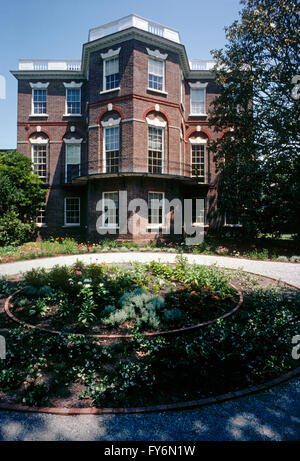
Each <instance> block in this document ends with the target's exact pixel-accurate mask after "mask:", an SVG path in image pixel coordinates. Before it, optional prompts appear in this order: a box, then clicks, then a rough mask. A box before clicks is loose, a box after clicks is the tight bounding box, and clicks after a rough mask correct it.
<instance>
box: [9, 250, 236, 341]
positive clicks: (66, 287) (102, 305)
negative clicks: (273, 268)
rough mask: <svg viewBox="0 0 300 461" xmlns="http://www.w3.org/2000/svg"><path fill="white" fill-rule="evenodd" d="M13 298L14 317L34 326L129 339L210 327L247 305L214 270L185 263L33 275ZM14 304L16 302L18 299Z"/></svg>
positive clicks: (79, 268) (96, 267)
mask: <svg viewBox="0 0 300 461" xmlns="http://www.w3.org/2000/svg"><path fill="white" fill-rule="evenodd" d="M25 284H26V286H25V287H24V288H23V290H22V291H20V292H18V293H17V294H16V295H15V296H14V299H13V302H14V304H13V308H10V310H12V311H13V314H11V313H10V310H9V307H8V303H6V310H7V313H8V314H9V315H10V316H11V317H12V318H13V319H14V320H17V321H20V322H23V323H25V324H27V325H30V326H34V327H37V328H42V329H47V330H49V331H54V332H57V331H59V332H62V333H76V334H78V333H80V334H90V335H97V336H98V337H123V336H124V337H128V336H132V335H133V329H134V328H138V329H139V330H140V331H141V332H143V333H145V334H146V335H155V334H161V333H170V332H172V331H175V332H177V331H180V330H183V331H185V330H189V329H193V328H195V327H197V326H202V325H207V324H210V323H211V322H215V321H217V319H219V318H224V317H226V316H228V315H229V314H231V313H233V312H234V311H235V310H236V309H235V306H236V305H237V303H238V302H239V303H238V306H237V307H240V305H241V302H242V296H241V293H238V292H237V290H236V289H235V288H234V287H233V286H232V285H231V284H229V283H228V281H227V280H226V278H225V277H224V276H222V275H221V274H217V273H216V272H215V271H212V270H211V269H208V268H204V267H199V266H195V267H193V269H192V270H191V268H190V266H189V265H187V263H186V261H185V260H184V259H180V260H179V261H178V262H177V264H176V265H175V267H174V266H170V265H162V264H160V263H156V262H152V263H151V264H134V265H131V266H127V267H121V266H108V265H107V264H98V265H96V264H91V265H87V266H83V265H82V264H80V263H77V264H75V265H74V266H72V267H71V268H69V267H67V266H63V267H54V268H53V269H52V270H50V271H49V272H46V271H44V270H32V271H30V272H28V273H27V274H26V275H25ZM10 301H11V300H10Z"/></svg>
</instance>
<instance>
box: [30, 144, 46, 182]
mask: <svg viewBox="0 0 300 461" xmlns="http://www.w3.org/2000/svg"><path fill="white" fill-rule="evenodd" d="M32 163H33V171H34V172H35V173H36V174H37V175H38V176H39V177H40V179H42V180H43V181H44V182H46V180H47V145H46V144H33V145H32Z"/></svg>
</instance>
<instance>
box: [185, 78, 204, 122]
mask: <svg viewBox="0 0 300 461" xmlns="http://www.w3.org/2000/svg"><path fill="white" fill-rule="evenodd" d="M189 85H190V88H191V90H190V116H192V117H195V116H207V113H206V87H207V85H208V83H200V82H196V83H191V82H189ZM192 90H196V91H197V90H198V91H199V90H200V91H203V94H204V98H203V99H204V112H193V109H192V107H193V106H192Z"/></svg>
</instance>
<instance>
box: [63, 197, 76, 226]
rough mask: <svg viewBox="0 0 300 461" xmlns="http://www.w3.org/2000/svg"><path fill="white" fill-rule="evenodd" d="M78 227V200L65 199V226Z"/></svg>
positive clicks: (73, 198) (74, 198) (72, 198)
mask: <svg viewBox="0 0 300 461" xmlns="http://www.w3.org/2000/svg"><path fill="white" fill-rule="evenodd" d="M79 225H80V198H79V197H66V198H65V226H79Z"/></svg>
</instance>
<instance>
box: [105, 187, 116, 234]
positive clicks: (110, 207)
mask: <svg viewBox="0 0 300 461" xmlns="http://www.w3.org/2000/svg"><path fill="white" fill-rule="evenodd" d="M103 211H104V212H105V215H104V214H103V226H104V227H117V226H118V225H119V192H103Z"/></svg>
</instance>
